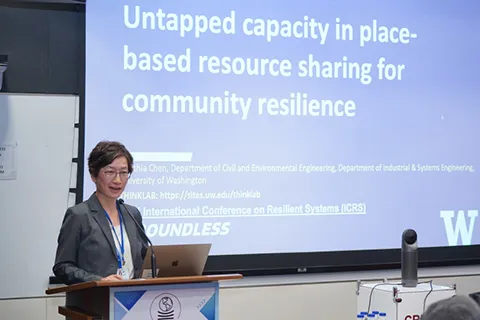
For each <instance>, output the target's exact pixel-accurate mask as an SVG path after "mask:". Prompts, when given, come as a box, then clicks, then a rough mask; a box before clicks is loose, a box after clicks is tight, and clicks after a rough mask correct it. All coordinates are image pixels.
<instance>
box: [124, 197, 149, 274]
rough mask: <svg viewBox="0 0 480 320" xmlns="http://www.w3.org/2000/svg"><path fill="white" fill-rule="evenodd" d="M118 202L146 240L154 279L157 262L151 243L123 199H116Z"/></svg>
mask: <svg viewBox="0 0 480 320" xmlns="http://www.w3.org/2000/svg"><path fill="white" fill-rule="evenodd" d="M118 202H119V203H120V204H121V205H123V207H124V208H125V210H126V211H127V213H128V215H129V216H130V218H132V220H133V222H135V225H136V226H137V229H138V230H139V231H140V233H141V234H142V235H143V237H144V238H145V239H146V240H147V242H148V244H149V246H150V254H151V255H150V259H151V264H152V278H156V272H157V260H156V257H155V252H153V243H152V241H150V239H149V238H148V237H147V234H146V233H145V232H144V231H143V228H142V227H141V226H140V224H139V223H138V221H137V219H135V218H134V217H133V215H132V214H131V213H130V211H128V208H127V206H126V205H125V204H124V203H123V202H124V201H123V199H118Z"/></svg>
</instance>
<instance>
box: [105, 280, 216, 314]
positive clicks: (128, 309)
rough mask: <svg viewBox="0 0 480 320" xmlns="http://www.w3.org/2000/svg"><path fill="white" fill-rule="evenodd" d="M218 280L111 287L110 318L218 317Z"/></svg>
mask: <svg viewBox="0 0 480 320" xmlns="http://www.w3.org/2000/svg"><path fill="white" fill-rule="evenodd" d="M218 295H219V283H218V282H206V283H189V284H172V285H152V286H132V287H112V288H110V294H109V302H110V308H109V309H110V316H109V318H110V319H113V320H187V319H188V320H197V319H198V320H205V319H207V320H218V319H219V318H218Z"/></svg>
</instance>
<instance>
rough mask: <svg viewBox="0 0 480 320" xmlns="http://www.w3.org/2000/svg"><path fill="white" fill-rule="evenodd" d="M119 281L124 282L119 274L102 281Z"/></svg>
mask: <svg viewBox="0 0 480 320" xmlns="http://www.w3.org/2000/svg"><path fill="white" fill-rule="evenodd" d="M118 280H123V279H122V276H120V275H118V274H111V275H109V276H108V277H105V278H102V281H118Z"/></svg>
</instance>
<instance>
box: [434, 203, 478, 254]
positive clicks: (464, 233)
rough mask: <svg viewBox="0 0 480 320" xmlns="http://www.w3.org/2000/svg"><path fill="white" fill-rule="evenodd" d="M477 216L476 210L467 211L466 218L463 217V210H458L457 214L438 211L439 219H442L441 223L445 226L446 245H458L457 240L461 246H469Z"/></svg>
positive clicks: (452, 211)
mask: <svg viewBox="0 0 480 320" xmlns="http://www.w3.org/2000/svg"><path fill="white" fill-rule="evenodd" d="M477 216H478V210H468V211H467V217H468V218H467V217H466V216H465V211H463V210H459V211H457V212H455V211H454V210H442V211H440V217H441V218H442V219H443V223H444V224H445V231H446V233H447V239H448V245H450V246H456V245H458V244H459V243H458V242H459V241H458V240H459V238H460V240H461V243H460V244H461V245H471V244H472V236H473V230H474V225H475V219H476V218H477ZM467 220H468V221H467Z"/></svg>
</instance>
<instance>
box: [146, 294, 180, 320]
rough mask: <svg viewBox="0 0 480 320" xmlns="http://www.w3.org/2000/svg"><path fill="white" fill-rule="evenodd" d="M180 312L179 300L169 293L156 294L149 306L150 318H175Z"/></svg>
mask: <svg viewBox="0 0 480 320" xmlns="http://www.w3.org/2000/svg"><path fill="white" fill-rule="evenodd" d="M181 313H182V305H181V304H180V300H179V299H178V298H177V297H176V296H175V295H173V294H171V293H162V294H160V295H158V296H156V297H155V299H153V301H152V304H151V306H150V318H151V319H152V320H175V319H178V318H180V315H181Z"/></svg>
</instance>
